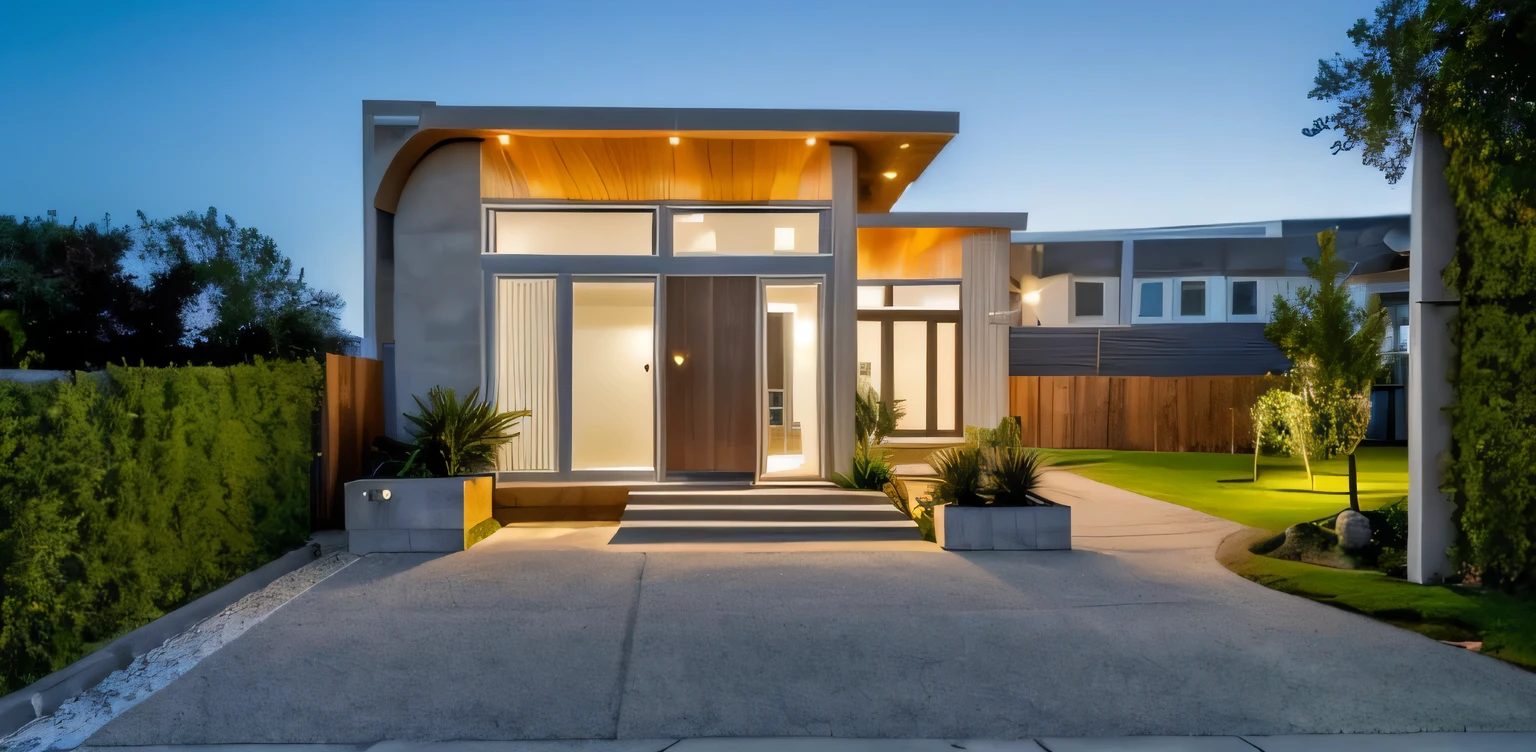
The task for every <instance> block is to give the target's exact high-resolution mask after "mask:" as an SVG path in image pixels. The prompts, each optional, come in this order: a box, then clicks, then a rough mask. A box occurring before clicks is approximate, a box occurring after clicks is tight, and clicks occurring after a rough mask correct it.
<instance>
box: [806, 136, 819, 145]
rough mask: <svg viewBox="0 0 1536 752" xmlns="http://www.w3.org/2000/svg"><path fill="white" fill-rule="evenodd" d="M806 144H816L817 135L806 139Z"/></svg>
mask: <svg viewBox="0 0 1536 752" xmlns="http://www.w3.org/2000/svg"><path fill="white" fill-rule="evenodd" d="M805 145H806V146H815V145H816V137H815V136H811V137H810V138H808V139H806V140H805Z"/></svg>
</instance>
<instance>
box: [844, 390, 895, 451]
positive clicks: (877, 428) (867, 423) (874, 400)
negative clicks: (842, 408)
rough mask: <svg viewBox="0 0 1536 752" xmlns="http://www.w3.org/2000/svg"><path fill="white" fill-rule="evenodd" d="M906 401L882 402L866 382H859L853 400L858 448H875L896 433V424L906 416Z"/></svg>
mask: <svg viewBox="0 0 1536 752" xmlns="http://www.w3.org/2000/svg"><path fill="white" fill-rule="evenodd" d="M905 401H906V400H891V401H890V402H882V401H881V400H880V395H879V394H878V393H877V392H876V391H875V388H874V387H873V386H871V385H870V383H869V382H868V381H863V380H861V381H859V386H858V389H857V390H856V391H855V392H854V399H853V431H854V434H855V438H856V439H857V441H858V444H859V446H876V445H878V444H880V443H881V442H883V441H885V437H887V436H890V435H891V434H892V433H894V432H895V431H896V422H897V421H899V420H901V419H902V417H903V416H905V415H906V414H907V408H905V407H903V406H902V403H903V402H905Z"/></svg>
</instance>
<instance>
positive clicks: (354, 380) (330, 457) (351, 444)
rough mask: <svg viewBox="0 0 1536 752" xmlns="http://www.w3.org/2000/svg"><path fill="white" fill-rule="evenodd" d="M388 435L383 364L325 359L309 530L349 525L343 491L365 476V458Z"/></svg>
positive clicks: (331, 356) (338, 357) (340, 357)
mask: <svg viewBox="0 0 1536 752" xmlns="http://www.w3.org/2000/svg"><path fill="white" fill-rule="evenodd" d="M383 434H384V363H383V361H378V360H372V359H369V358H353V357H350V356H347V355H335V354H328V355H326V356H325V406H324V409H322V410H321V411H320V458H319V459H320V473H319V475H320V478H319V483H320V488H319V489H318V492H317V493H316V494H314V500H313V502H312V506H313V508H312V509H311V510H310V527H311V528H313V529H315V530H340V529H343V528H345V527H346V526H347V519H346V504H345V503H344V502H345V498H344V497H343V487H344V486H345V485H346V483H347V481H352V480H357V479H358V478H361V477H363V476H364V475H365V474H366V473H367V472H368V470H369V469H370V468H365V467H363V457H364V455H365V454H366V453H367V451H368V447H369V446H370V445H371V444H372V443H373V440H374V438H376V437H378V436H382V435H383Z"/></svg>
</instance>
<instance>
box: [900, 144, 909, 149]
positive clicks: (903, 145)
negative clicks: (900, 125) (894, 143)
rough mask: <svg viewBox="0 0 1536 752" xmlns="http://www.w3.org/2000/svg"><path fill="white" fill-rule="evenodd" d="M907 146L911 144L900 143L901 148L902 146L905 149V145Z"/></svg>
mask: <svg viewBox="0 0 1536 752" xmlns="http://www.w3.org/2000/svg"><path fill="white" fill-rule="evenodd" d="M908 146H911V144H902V145H901V148H903V149H905V148H907V147H908Z"/></svg>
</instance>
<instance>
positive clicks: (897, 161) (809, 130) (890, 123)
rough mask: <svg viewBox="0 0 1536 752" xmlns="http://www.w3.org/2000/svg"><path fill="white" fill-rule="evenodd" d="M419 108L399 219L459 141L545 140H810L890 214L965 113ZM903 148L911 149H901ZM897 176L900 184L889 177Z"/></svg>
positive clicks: (368, 108)
mask: <svg viewBox="0 0 1536 752" xmlns="http://www.w3.org/2000/svg"><path fill="white" fill-rule="evenodd" d="M399 104H400V103H397V102H379V101H370V102H364V105H363V108H364V109H363V111H364V115H365V118H375V117H377V118H380V119H383V122H380V121H379V120H370V121H369V122H370V123H374V122H377V123H378V124H380V125H388V124H392V122H391V121H393V120H395V119H398V118H399V117H400V113H399V106H398V105H399ZM411 104H413V105H415V106H418V107H420V108H421V109H420V114H419V117H418V120H417V122H416V127H417V131H416V132H415V133H414V134H412V135H411V136H410V137H409V138H408V139H407V140H406V141H405V143H404V144H402V145H401V146H400V148H399V150H398V151H397V152H396V153H395V155H394V157H393V158H392V159H391V161H390V163H389V166H388V167H387V168H386V169H385V172H384V175H383V176H382V179H381V180H380V183H379V188H378V191H377V192H376V193H375V194H374V200H373V204H374V206H376V207H377V208H379V209H383V210H384V211H388V212H394V211H395V209H396V207H397V206H398V204H399V200H400V192H401V191H402V190H404V187H405V183H406V180H407V179H408V178H409V177H410V174H411V171H412V170H413V169H415V167H416V164H417V163H418V162H420V161H421V159H422V157H424V156H426V154H427V153H428V152H430V151H431V150H432V149H433V148H436V147H437V146H438V145H439V144H442V143H444V142H447V141H453V140H457V139H479V140H485V139H491V138H495V137H497V136H500V135H510V136H538V137H543V138H560V137H571V138H670V137H673V136H677V137H680V138H719V139H744V140H750V139H804V138H811V137H815V138H816V139H818V140H819V141H824V142H826V143H831V144H846V145H849V146H852V147H853V148H854V149H855V150H856V151H857V152H858V155H859V160H858V183H859V196H858V208H859V211H861V212H884V211H889V210H890V208H891V206H893V205H894V204H895V203H896V200H897V199H898V198H900V197H901V194H902V192H903V191H904V190H906V187H907V186H908V185H909V184H911V182H912V181H913V180H915V179H916V178H917V176H918V175H921V174H922V173H923V171H924V170H925V169H927V168H928V165H929V164H931V163H932V162H933V159H934V158H935V157H936V156H938V153H939V151H940V150H942V149H943V148H944V145H945V144H947V143H949V140H950V139H952V138H954V136H955V135H956V134H958V133H959V132H960V114H959V113H956V112H932V111H918V110H758V109H689V108H651V107H458V106H439V105H436V104H432V103H420V104H417V103H411ZM903 144H905V145H906V147H905V148H903V146H902V145H903ZM888 172H894V173H895V177H890V178H888V177H885V173H888Z"/></svg>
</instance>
